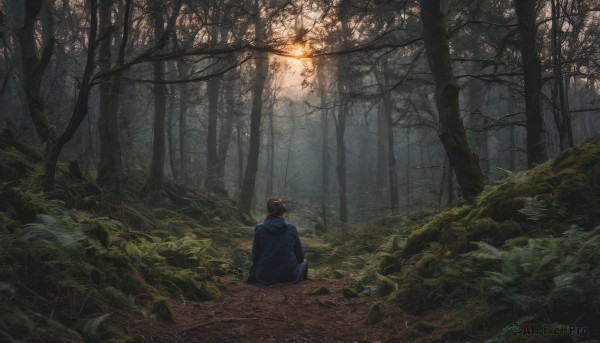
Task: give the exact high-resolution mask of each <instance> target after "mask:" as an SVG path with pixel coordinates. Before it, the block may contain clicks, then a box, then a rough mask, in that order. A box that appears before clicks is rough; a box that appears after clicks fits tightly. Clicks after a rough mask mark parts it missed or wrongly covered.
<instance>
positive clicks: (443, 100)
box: [421, 0, 484, 200]
mask: <svg viewBox="0 0 600 343" xmlns="http://www.w3.org/2000/svg"><path fill="white" fill-rule="evenodd" d="M421 20H422V22H423V29H424V33H425V36H424V38H425V46H426V49H427V58H428V60H429V66H430V68H431V72H432V73H433V78H434V81H435V85H436V90H435V98H436V104H437V108H438V112H439V119H440V123H439V131H438V134H439V136H440V139H441V141H442V144H443V145H444V148H445V149H446V153H447V154H448V158H449V160H450V164H451V165H452V167H453V168H454V172H455V174H456V178H457V179H458V184H459V185H460V188H461V190H462V193H463V196H464V197H465V198H466V199H468V200H473V198H474V197H475V196H476V195H477V194H479V192H481V190H482V189H483V185H484V178H483V174H482V172H481V169H480V168H479V163H478V161H477V157H476V156H475V155H474V154H473V153H472V152H471V149H470V148H469V143H468V142H467V135H466V133H465V128H464V126H463V122H462V119H461V118H460V111H459V107H458V93H459V87H458V86H457V85H456V80H455V79H454V75H453V74H452V65H451V60H450V51H449V47H448V40H447V36H446V28H445V24H444V16H443V14H442V12H441V10H440V0H421Z"/></svg>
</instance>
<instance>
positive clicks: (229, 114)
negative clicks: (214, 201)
mask: <svg viewBox="0 0 600 343" xmlns="http://www.w3.org/2000/svg"><path fill="white" fill-rule="evenodd" d="M232 83H233V81H232V82H230V83H229V84H228V85H227V86H226V90H225V106H226V110H225V111H224V118H223V119H224V120H223V123H222V124H221V130H220V135H219V151H218V157H219V166H218V168H217V180H216V187H215V188H216V189H217V190H220V191H222V192H224V193H226V191H225V161H226V160H227V152H228V151H229V143H230V142H231V132H232V130H233V113H234V111H235V96H234V93H233V89H234V88H233V87H234V85H233V84H232Z"/></svg>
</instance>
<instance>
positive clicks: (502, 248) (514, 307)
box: [0, 145, 600, 342]
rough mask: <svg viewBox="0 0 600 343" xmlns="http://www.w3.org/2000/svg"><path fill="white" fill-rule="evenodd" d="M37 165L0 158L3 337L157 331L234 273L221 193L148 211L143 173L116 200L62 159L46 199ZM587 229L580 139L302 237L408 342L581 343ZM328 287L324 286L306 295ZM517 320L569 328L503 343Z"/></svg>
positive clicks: (595, 202) (589, 298) (247, 234)
mask: <svg viewBox="0 0 600 343" xmlns="http://www.w3.org/2000/svg"><path fill="white" fill-rule="evenodd" d="M38 163H39V156H36V155H35V154H34V155H32V154H25V153H23V151H19V150H17V149H15V148H12V147H10V146H3V147H2V149H0V304H2V306H0V337H2V339H3V340H4V338H6V340H8V341H14V342H22V341H28V342H29V341H31V342H81V341H90V342H93V341H106V342H127V341H131V342H134V341H139V338H136V337H130V336H128V334H127V333H126V332H125V331H124V330H123V328H122V327H121V326H120V325H119V323H117V322H114V321H112V317H113V316H112V314H113V313H115V312H127V313H134V314H136V315H138V316H140V317H143V318H155V319H156V320H159V321H164V322H167V323H168V322H171V321H173V320H174V319H173V311H172V309H171V300H172V299H177V302H178V303H182V302H183V303H185V302H190V301H202V300H207V299H212V298H214V297H218V296H219V294H220V289H219V288H218V287H217V286H216V284H215V282H213V281H214V280H215V278H218V277H219V276H221V275H237V276H239V277H240V278H243V277H244V272H245V271H246V270H247V269H248V266H249V256H250V249H251V239H252V234H253V224H254V222H255V221H254V219H253V218H249V217H247V216H244V215H241V214H240V213H239V212H238V211H237V209H236V205H235V202H234V201H232V200H231V199H229V198H227V197H224V196H215V195H213V194H208V193H206V192H204V191H202V190H194V189H190V188H188V187H185V186H183V185H177V184H174V183H169V184H167V189H168V192H167V193H166V194H165V197H164V201H163V203H162V204H161V205H160V206H153V205H149V204H148V203H147V202H146V201H145V199H144V198H143V197H142V196H140V195H139V190H140V189H141V188H142V186H143V184H141V182H142V181H141V180H143V179H144V177H143V176H142V175H139V174H135V173H131V175H128V179H127V180H128V181H127V182H126V183H125V184H126V186H125V187H124V188H123V189H122V195H121V196H120V197H114V196H109V195H107V194H105V193H104V192H102V191H101V190H100V188H99V187H98V186H97V185H96V184H95V183H94V182H92V181H90V180H89V179H86V178H85V177H83V176H82V175H80V173H78V172H77V170H78V168H77V167H76V166H73V165H70V166H69V165H59V170H58V173H57V176H58V177H57V186H56V188H55V189H54V190H53V191H52V192H44V191H43V187H42V179H43V175H42V171H41V168H40V165H39V164H38ZM292 213H293V211H292ZM297 213H300V211H298V212H297ZM315 216H316V213H315ZM307 222H310V220H307ZM599 225H600V146H597V145H584V146H581V147H578V148H572V149H568V150H567V151H565V152H563V153H562V154H560V155H559V156H558V157H557V158H555V159H554V160H552V161H549V162H547V163H545V164H543V165H540V166H538V167H537V168H534V169H532V170H530V171H526V172H518V173H512V172H508V171H507V172H506V178H505V179H503V180H502V181H500V182H497V183H496V184H493V185H490V186H488V187H486V189H485V190H484V191H483V193H482V194H481V195H480V196H479V197H478V198H477V199H476V201H475V202H474V203H473V204H470V205H462V206H460V207H455V208H450V209H447V210H444V211H441V212H427V211H420V212H418V213H411V214H406V215H394V214H382V215H380V216H377V217H376V218H373V220H371V221H370V222H369V223H368V224H365V225H361V226H357V227H349V226H342V225H339V224H336V223H334V224H333V225H330V228H329V230H328V231H327V232H326V233H324V234H319V235H317V234H316V233H315V232H314V231H313V230H312V229H309V228H303V227H299V231H300V235H301V237H302V241H303V243H304V246H305V251H306V255H307V258H308V259H309V261H310V266H311V269H310V272H309V277H310V278H311V279H313V280H328V279H348V280H356V281H355V282H353V283H351V284H350V282H349V284H348V285H347V286H346V287H343V288H341V290H340V291H339V292H341V294H342V295H343V296H344V297H346V298H354V297H372V298H373V301H372V305H371V310H370V311H368V314H366V315H365V318H364V321H363V323H361V325H368V326H376V325H377V323H379V322H380V321H381V320H382V318H386V317H387V320H388V321H389V317H390V316H393V315H394V313H395V311H396V310H395V309H397V308H400V309H402V311H404V313H406V314H409V315H411V316H414V317H412V318H418V320H413V321H412V322H411V323H408V322H406V323H399V324H398V325H399V326H398V330H405V329H406V330H410V331H411V332H413V333H414V334H415V335H417V336H419V335H420V336H419V337H422V336H423V337H437V338H440V339H442V340H455V341H466V340H471V341H483V340H486V339H489V341H490V342H503V341H514V340H515V339H517V340H520V341H540V342H542V341H544V342H545V341H552V340H554V341H556V342H565V341H573V342H579V341H585V340H589V339H600V336H599V335H598V332H597V331H596V330H597V329H596V328H597V326H598V325H597V323H600V228H599V227H600V226H599ZM328 292H330V289H329V288H328V287H327V283H325V282H323V283H322V285H320V286H319V287H315V288H314V290H313V291H308V292H306V294H305V295H306V296H307V297H315V296H316V295H323V294H328ZM323 306H328V305H327V304H325V305H323ZM386 323H387V322H386ZM514 323H517V324H514ZM385 325H388V324H385ZM514 325H521V326H520V327H519V328H521V329H523V328H526V327H527V325H542V326H543V327H545V328H560V327H567V329H570V328H571V326H572V325H574V326H575V327H576V328H579V329H580V331H579V334H573V335H572V334H567V335H558V336H557V335H553V336H548V335H526V334H519V335H516V336H515V335H513V332H514V329H515V326H514ZM582 329H586V330H587V331H586V332H587V335H582V334H581V330H582Z"/></svg>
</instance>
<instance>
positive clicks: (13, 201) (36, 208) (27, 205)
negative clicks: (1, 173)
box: [0, 185, 48, 223]
mask: <svg viewBox="0 0 600 343" xmlns="http://www.w3.org/2000/svg"><path fill="white" fill-rule="evenodd" d="M0 207H2V208H6V209H7V213H8V214H9V215H10V216H11V217H12V219H15V220H18V221H20V222H22V223H29V222H32V221H34V220H35V218H36V216H37V215H38V214H44V213H48V209H47V207H45V206H44V205H43V204H42V203H40V202H39V201H36V200H34V199H33V198H32V197H31V195H29V194H27V193H25V192H23V191H21V190H20V189H19V188H17V187H11V186H9V185H5V186H3V187H2V188H1V189H0Z"/></svg>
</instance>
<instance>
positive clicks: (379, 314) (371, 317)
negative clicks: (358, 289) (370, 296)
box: [367, 301, 385, 325]
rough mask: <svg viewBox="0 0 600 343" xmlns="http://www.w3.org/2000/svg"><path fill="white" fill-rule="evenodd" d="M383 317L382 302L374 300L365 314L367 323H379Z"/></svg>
mask: <svg viewBox="0 0 600 343" xmlns="http://www.w3.org/2000/svg"><path fill="white" fill-rule="evenodd" d="M384 317H385V305H384V304H383V303H382V302H379V301H378V302H376V303H374V304H372V305H371V307H369V313H368V314H367V325H374V324H377V323H379V322H380V321H381V320H382V319H383V318H384Z"/></svg>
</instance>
